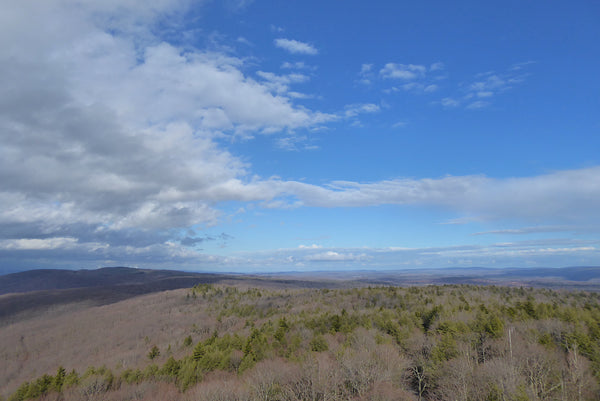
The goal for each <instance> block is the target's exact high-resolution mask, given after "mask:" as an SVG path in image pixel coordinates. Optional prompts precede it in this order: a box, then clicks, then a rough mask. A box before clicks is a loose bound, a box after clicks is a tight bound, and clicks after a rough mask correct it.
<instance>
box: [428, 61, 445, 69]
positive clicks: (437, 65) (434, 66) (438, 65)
mask: <svg viewBox="0 0 600 401" xmlns="http://www.w3.org/2000/svg"><path fill="white" fill-rule="evenodd" d="M444 67H445V66H444V63H442V62H439V61H438V62H437V63H433V64H431V65H430V66H429V71H441V70H443V69H444Z"/></svg>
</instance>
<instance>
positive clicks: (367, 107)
mask: <svg viewBox="0 0 600 401" xmlns="http://www.w3.org/2000/svg"><path fill="white" fill-rule="evenodd" d="M380 110H381V108H380V107H379V106H378V105H376V104H373V103H364V104H352V105H348V106H346V110H345V111H344V116H345V117H356V116H357V115H359V114H365V113H367V114H368V113H377V112H378V111H380Z"/></svg>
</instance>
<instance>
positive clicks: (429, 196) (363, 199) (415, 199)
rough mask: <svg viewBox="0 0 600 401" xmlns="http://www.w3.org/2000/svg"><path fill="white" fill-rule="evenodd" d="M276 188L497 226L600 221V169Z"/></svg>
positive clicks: (337, 203)
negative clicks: (423, 209) (429, 210)
mask: <svg viewBox="0 0 600 401" xmlns="http://www.w3.org/2000/svg"><path fill="white" fill-rule="evenodd" d="M272 185H273V186H275V187H278V190H277V191H278V192H280V193H284V194H287V195H293V196H294V198H296V199H298V200H299V201H301V202H302V204H303V205H305V206H315V207H364V206H375V205H382V204H396V205H421V206H437V207H442V208H445V209H449V210H454V211H457V212H461V213H464V214H466V215H480V216H482V217H485V218H487V219H492V220H494V219H504V218H509V219H519V220H522V221H562V222H577V223H580V224H593V223H592V222H598V221H600V210H599V209H598V208H597V207H596V202H595V200H596V199H600V167H591V168H585V169H579V170H565V171H558V172H554V173H549V174H545V175H539V176H533V177H515V178H503V179H499V178H489V177H485V176H483V175H475V176H447V177H443V178H437V179H432V178H424V179H396V180H388V181H379V182H374V183H357V182H349V181H334V182H331V183H330V184H329V185H325V186H315V185H311V184H306V183H301V182H290V181H288V182H273V183H272Z"/></svg>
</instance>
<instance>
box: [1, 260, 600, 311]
mask: <svg viewBox="0 0 600 401" xmlns="http://www.w3.org/2000/svg"><path fill="white" fill-rule="evenodd" d="M199 283H205V284H207V283H230V284H231V283H245V285H260V286H267V285H268V286H271V287H274V288H323V287H327V288H338V287H356V286H364V285H393V286H409V285H429V284H436V285H443V284H474V285H508V286H533V287H546V288H563V289H579V290H588V291H599V290H600V267H566V268H555V269H551V268H537V269H484V268H472V269H439V270H435V269H426V270H398V271H345V272H344V271H342V272H339V271H338V272H291V273H271V274H262V275H233V274H214V273H191V272H181V271H175V270H149V269H134V268H127V267H106V268H101V269H97V270H75V271H73V270H29V271H25V272H21V273H13V274H7V275H4V276H0V320H2V319H6V318H9V317H10V316H11V315H14V314H16V313H19V312H24V311H28V310H36V309H41V310H43V309H45V308H47V307H50V306H53V305H62V304H68V303H77V302H87V303H88V304H90V305H105V304H110V303H114V302H118V301H121V300H125V299H128V298H132V297H135V296H139V295H143V294H149V293H154V292H160V291H165V290H174V289H178V288H189V287H193V286H194V285H196V284H199Z"/></svg>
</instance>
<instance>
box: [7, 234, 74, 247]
mask: <svg viewBox="0 0 600 401" xmlns="http://www.w3.org/2000/svg"><path fill="white" fill-rule="evenodd" d="M76 244H77V239H76V238H70V237H55V238H45V239H37V238H34V239H28V238H25V239H13V240H2V241H0V249H3V250H48V249H57V248H72V247H73V246H75V245H76Z"/></svg>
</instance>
